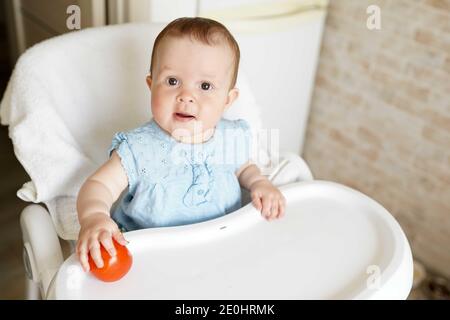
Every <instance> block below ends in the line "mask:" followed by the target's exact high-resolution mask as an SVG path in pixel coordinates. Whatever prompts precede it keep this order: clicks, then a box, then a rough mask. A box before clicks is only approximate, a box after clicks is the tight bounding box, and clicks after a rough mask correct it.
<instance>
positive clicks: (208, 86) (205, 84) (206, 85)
mask: <svg viewBox="0 0 450 320" xmlns="http://www.w3.org/2000/svg"><path fill="white" fill-rule="evenodd" d="M201 87H202V90H205V91H208V90H211V89H212V88H213V86H212V84H211V83H209V82H202V85H201Z"/></svg>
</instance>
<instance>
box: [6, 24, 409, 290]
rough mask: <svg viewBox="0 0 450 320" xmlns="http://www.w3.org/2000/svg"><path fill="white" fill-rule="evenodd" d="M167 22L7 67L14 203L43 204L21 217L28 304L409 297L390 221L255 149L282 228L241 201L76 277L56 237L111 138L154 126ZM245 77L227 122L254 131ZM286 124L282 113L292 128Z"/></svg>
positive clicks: (69, 236) (66, 234)
mask: <svg viewBox="0 0 450 320" xmlns="http://www.w3.org/2000/svg"><path fill="white" fill-rule="evenodd" d="M162 27H163V26H162V25H154V24H148V25H133V24H131V25H118V26H108V27H103V28H98V29H86V30H83V31H80V32H76V33H71V34H67V35H64V36H60V37H57V38H53V39H50V40H48V41H45V42H43V43H41V44H38V45H36V46H35V47H33V48H31V49H30V50H28V51H27V52H26V53H25V54H23V55H22V57H21V58H20V60H19V61H18V63H17V65H16V68H15V70H14V73H13V76H12V78H11V80H10V83H9V84H8V89H7V91H6V93H5V96H4V97H3V100H2V104H1V110H0V111H1V113H0V115H1V120H2V124H3V125H9V135H10V137H11V139H12V140H13V144H14V150H15V153H16V156H17V158H18V160H19V161H20V162H21V163H22V165H23V166H24V168H25V169H26V170H27V172H28V174H29V175H30V178H31V181H30V182H28V183H26V184H25V185H24V186H23V187H22V189H21V190H19V191H18V196H19V197H20V198H22V199H24V200H26V201H30V202H35V203H45V205H46V207H47V208H44V207H43V206H41V205H37V204H31V205H29V206H27V207H26V208H25V209H24V210H23V211H22V213H21V219H20V221H21V227H22V232H23V241H24V261H25V266H26V270H27V277H28V279H29V280H28V282H27V283H28V289H27V290H28V298H37V297H39V296H40V297H42V298H51V299H108V298H112V299H116V298H121V299H128V298H133V299H333V298H336V299H404V298H406V297H407V295H408V293H409V291H410V289H411V285H412V257H411V251H410V248H409V244H408V242H407V239H406V237H405V235H404V233H403V231H402V230H401V228H400V226H399V225H398V224H397V222H396V221H395V219H394V218H393V217H392V216H391V215H390V214H389V212H387V211H386V210H385V209H384V208H383V207H382V206H381V205H379V204H378V203H376V202H375V201H374V200H372V199H370V198H368V197H367V196H365V195H363V194H362V193H360V192H358V191H356V190H353V189H350V188H348V187H345V186H343V185H340V184H337V183H333V182H326V181H317V180H313V177H312V174H311V172H310V170H309V168H308V166H307V165H306V163H305V162H304V161H303V160H302V159H301V158H300V157H299V156H298V155H296V154H295V153H293V152H295V151H296V150H290V151H291V152H282V153H280V154H276V153H273V152H272V153H267V152H266V151H267V150H265V149H262V154H263V155H267V158H266V159H265V161H263V162H264V163H263V164H264V165H266V166H268V165H270V164H271V161H272V162H275V164H276V166H274V167H273V168H270V167H268V169H267V170H266V171H265V172H266V173H267V174H268V175H269V178H270V179H271V180H272V181H273V183H274V184H276V185H278V186H280V190H281V191H282V192H283V194H284V196H285V197H286V200H287V208H286V215H285V217H284V218H283V219H281V220H277V221H272V222H267V221H266V220H265V219H263V218H262V217H261V216H260V214H259V212H257V211H256V209H254V208H253V206H252V204H247V205H245V206H243V207H242V208H241V209H240V210H237V211H236V212H233V213H231V214H229V215H226V216H224V217H221V218H218V219H214V220H210V221H206V222H202V223H197V224H192V225H187V226H180V227H170V228H154V229H146V230H138V231H133V232H128V233H126V234H125V237H126V238H127V239H128V240H129V241H130V244H129V246H128V248H129V250H130V251H131V253H132V254H133V259H134V263H133V266H132V268H131V270H130V272H129V273H128V274H127V275H126V276H125V277H124V278H122V279H121V280H120V281H118V282H115V283H103V282H100V281H98V280H96V279H95V278H93V277H92V275H91V274H90V273H84V272H83V271H82V269H81V266H80V265H79V263H78V261H77V258H76V256H75V255H74V254H72V255H71V256H70V257H69V258H68V259H67V260H65V261H64V259H63V255H62V251H61V247H60V243H59V239H58V236H59V237H61V238H62V239H65V240H71V241H74V240H76V237H77V232H78V224H77V218H76V212H75V200H76V194H77V192H78V189H79V187H80V186H81V184H82V182H83V181H84V180H85V179H86V177H87V176H88V175H89V174H91V173H92V172H93V171H94V170H95V169H96V168H97V167H98V166H99V165H100V164H101V163H103V162H104V161H105V160H106V159H107V149H108V147H109V145H110V143H111V139H112V136H113V133H114V132H117V131H121V130H127V129H130V128H133V127H136V126H137V125H139V124H141V123H143V122H144V121H147V120H148V119H149V118H150V98H149V93H148V90H147V88H146V85H145V81H144V79H145V76H146V75H147V72H148V70H147V68H148V66H149V59H150V58H149V57H150V53H151V47H152V44H153V40H154V38H155V37H156V35H157V33H158V32H159V31H160V30H161V29H162ZM247 36H248V35H242V38H241V39H243V40H242V41H245V37H247ZM240 37H241V35H239V34H237V38H238V39H239V38H240ZM238 41H239V40H238ZM243 48H245V44H244V45H243ZM241 50H242V49H241ZM243 56H245V50H244V51H243ZM247 59H248V58H247ZM243 63H244V67H245V59H243ZM243 72H244V71H242V72H241V75H240V78H239V81H238V87H239V88H240V91H241V96H240V98H239V100H238V101H237V102H236V104H235V105H234V106H232V108H231V109H230V111H229V112H228V113H227V114H226V117H228V118H232V119H234V118H244V119H246V120H248V121H249V123H250V124H251V126H252V127H253V129H254V130H256V129H258V128H260V127H261V119H260V117H259V111H260V110H259V109H258V108H259V106H258V105H257V104H256V103H255V100H254V98H253V96H252V93H251V90H250V85H249V83H248V82H247V81H246V78H245V77H244V73H243ZM251 80H252V81H253V78H251ZM261 108H263V110H262V111H264V112H265V111H266V109H265V108H266V106H261ZM291 111H293V112H294V113H295V109H293V110H291ZM294 113H293V114H294ZM293 114H292V115H293ZM292 115H291V114H289V115H286V118H288V117H289V116H292ZM295 121H297V120H296V119H293V117H290V118H289V119H286V122H287V123H288V126H289V127H291V128H294V127H295ZM301 121H303V119H302V120H301ZM305 121H306V120H305ZM266 122H267V121H266ZM281 138H283V136H281ZM288 138H292V139H296V138H297V137H296V136H294V135H292V136H288ZM283 143H285V141H283V142H282V143H280V144H283ZM277 158H279V159H280V160H281V161H279V162H277V161H276V159H277ZM244 199H247V200H244V201H246V203H248V197H247V198H244Z"/></svg>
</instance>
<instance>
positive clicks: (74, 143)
mask: <svg viewBox="0 0 450 320" xmlns="http://www.w3.org/2000/svg"><path fill="white" fill-rule="evenodd" d="M163 27H164V26H163V25H160V24H126V25H115V26H107V27H101V28H92V29H85V30H82V31H78V32H73V33H69V34H65V35H62V36H59V37H55V38H52V39H49V40H47V41H44V42H41V43H40V44H37V45H35V46H34V47H32V48H30V49H29V50H27V51H26V52H25V53H24V54H23V55H22V56H21V57H20V59H19V61H18V62H17V64H16V66H15V68H14V71H13V74H12V76H11V79H10V81H9V83H8V86H7V89H6V91H5V94H4V96H3V99H2V101H1V105H0V118H1V124H2V125H8V126H9V137H10V138H11V139H12V141H13V145H14V152H15V155H16V157H17V159H18V160H19V162H20V163H21V164H22V166H23V167H24V169H25V170H26V172H27V173H28V175H29V176H30V178H31V181H29V182H26V183H25V184H24V185H23V187H22V188H21V189H20V190H19V191H18V192H17V195H18V197H20V198H21V199H23V200H24V201H29V202H34V203H40V202H42V203H45V205H46V206H47V208H48V210H49V212H50V214H51V216H52V219H53V222H54V224H55V228H56V231H57V233H58V235H59V236H60V237H61V238H63V239H76V238H77V236H78V231H79V224H78V220H77V214H76V196H77V194H78V191H79V189H80V187H81V185H82V184H83V182H84V181H85V179H86V178H87V177H88V176H89V175H91V174H92V173H93V172H94V171H95V170H96V169H97V168H98V167H99V166H100V165H101V164H102V163H104V162H105V161H106V160H107V157H108V155H107V150H108V148H109V146H110V144H111V139H112V137H113V134H114V133H115V132H117V131H124V130H129V129H132V128H135V127H137V126H139V125H141V124H143V123H144V122H146V121H149V120H150V118H151V113H150V93H149V90H148V88H147V85H146V83H145V77H146V75H147V74H148V69H149V65H150V56H151V49H152V46H153V41H154V39H155V37H156V35H157V34H158V33H159V31H160V30H161V29H162V28H163ZM243 72H244V71H243V70H241V71H240V76H239V78H238V84H237V87H238V88H240V97H239V99H238V100H237V101H236V102H235V104H234V105H233V106H232V107H231V108H230V109H229V111H227V113H226V114H225V115H224V117H225V118H228V119H238V118H242V119H246V120H247V121H248V122H249V123H250V126H251V127H252V130H254V131H256V130H258V129H259V128H260V123H261V121H260V117H259V108H258V106H257V104H256V102H255V99H254V97H253V95H252V93H251V92H250V88H249V85H248V83H247V81H246V80H245V77H244V74H243Z"/></svg>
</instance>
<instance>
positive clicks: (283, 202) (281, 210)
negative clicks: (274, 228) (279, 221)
mask: <svg viewBox="0 0 450 320" xmlns="http://www.w3.org/2000/svg"><path fill="white" fill-rule="evenodd" d="M278 211H279V213H278V218H282V217H283V216H284V212H285V211H286V200H285V199H284V197H283V198H282V199H281V200H280V204H279V206H278Z"/></svg>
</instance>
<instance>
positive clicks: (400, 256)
mask: <svg viewBox="0 0 450 320" xmlns="http://www.w3.org/2000/svg"><path fill="white" fill-rule="evenodd" d="M280 189H281V190H282V192H283V194H284V195H285V197H286V200H287V209H286V215H285V217H284V218H283V219H281V220H275V221H271V222H267V221H266V220H265V219H263V218H262V217H261V216H260V213H259V212H257V211H256V209H254V208H253V206H252V205H251V204H249V205H247V206H245V207H243V208H242V209H240V210H238V211H236V212H233V213H231V214H229V215H227V216H224V217H221V218H218V219H215V220H210V221H206V222H203V223H198V224H193V225H188V226H180V227H170V228H154V229H146V230H139V231H133V232H129V233H126V234H125V237H126V238H127V239H128V240H129V241H130V244H129V245H128V248H129V250H130V251H131V253H132V255H133V259H134V261H133V266H132V268H131V270H130V272H129V273H128V274H127V275H126V276H125V277H124V278H122V279H121V280H120V281H118V282H114V283H104V282H101V281H98V280H97V279H96V278H94V277H93V276H92V275H91V274H90V273H84V272H83V271H82V269H81V266H80V265H79V263H78V260H77V257H76V256H75V255H72V256H71V257H70V258H69V259H67V260H66V261H65V262H64V264H63V265H62V267H61V268H60V270H59V272H58V274H57V276H56V279H55V281H54V283H53V288H52V295H53V296H52V298H57V299H377V298H381V299H405V298H406V297H407V296H408V294H409V291H410V289H411V285H412V257H411V251H410V248H409V245H408V242H407V240H406V238H405V236H404V234H403V231H402V230H401V228H400V227H399V225H398V224H397V222H396V221H395V220H394V218H393V217H392V216H391V215H390V214H389V213H388V212H387V211H386V210H385V209H384V208H383V207H382V206H380V205H379V204H378V203H376V202H375V201H373V200H372V199H370V198H368V197H367V196H365V195H363V194H362V193H360V192H357V191H355V190H353V189H351V188H348V187H345V186H343V185H340V184H336V183H332V182H325V181H317V180H315V181H310V182H299V183H294V184H290V185H287V186H282V187H281V188H280Z"/></svg>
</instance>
